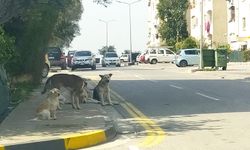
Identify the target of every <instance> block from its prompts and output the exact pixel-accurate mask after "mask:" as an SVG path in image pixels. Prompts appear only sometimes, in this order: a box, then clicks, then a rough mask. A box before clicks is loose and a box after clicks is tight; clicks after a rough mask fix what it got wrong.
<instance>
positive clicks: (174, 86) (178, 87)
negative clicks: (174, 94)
mask: <svg viewBox="0 0 250 150" xmlns="http://www.w3.org/2000/svg"><path fill="white" fill-rule="evenodd" d="M169 86H171V87H173V88H177V89H180V90H182V89H183V88H182V87H180V86H176V85H172V84H170V85H169Z"/></svg>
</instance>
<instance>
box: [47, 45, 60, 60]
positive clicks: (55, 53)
mask: <svg viewBox="0 0 250 150" xmlns="http://www.w3.org/2000/svg"><path fill="white" fill-rule="evenodd" d="M61 55H62V52H61V50H60V49H59V48H56V47H49V48H48V56H49V59H60V57H61Z"/></svg>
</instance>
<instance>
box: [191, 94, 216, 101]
mask: <svg viewBox="0 0 250 150" xmlns="http://www.w3.org/2000/svg"><path fill="white" fill-rule="evenodd" d="M196 94H197V95H200V96H203V97H206V98H208V99H211V100H214V101H219V100H220V99H218V98H215V97H212V96H208V95H205V94H202V93H199V92H197V93H196Z"/></svg>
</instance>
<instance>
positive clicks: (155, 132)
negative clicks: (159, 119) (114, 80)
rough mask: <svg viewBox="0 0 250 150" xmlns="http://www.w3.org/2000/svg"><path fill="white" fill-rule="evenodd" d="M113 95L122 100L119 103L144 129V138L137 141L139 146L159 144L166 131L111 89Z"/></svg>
mask: <svg viewBox="0 0 250 150" xmlns="http://www.w3.org/2000/svg"><path fill="white" fill-rule="evenodd" d="M111 92H112V94H113V95H114V96H116V97H117V98H119V99H120V100H122V101H123V103H121V104H120V105H121V106H122V107H123V108H124V109H125V110H127V112H128V113H129V114H130V115H131V116H132V117H133V118H135V120H136V121H137V122H138V123H139V124H140V125H141V126H142V127H143V128H144V129H145V130H146V134H147V136H146V138H145V139H144V140H143V141H142V142H141V143H139V145H138V146H140V147H152V146H154V145H158V144H160V143H161V142H162V141H163V140H164V138H165V136H166V133H165V131H164V130H163V129H161V128H160V127H159V125H157V124H156V123H155V122H154V121H153V120H151V119H149V118H148V117H147V116H145V115H144V114H143V113H142V112H141V111H139V110H138V109H137V108H136V107H135V106H133V105H132V104H131V103H128V102H127V101H126V100H125V99H124V98H123V97H121V96H120V95H119V94H117V93H116V92H114V91H111Z"/></svg>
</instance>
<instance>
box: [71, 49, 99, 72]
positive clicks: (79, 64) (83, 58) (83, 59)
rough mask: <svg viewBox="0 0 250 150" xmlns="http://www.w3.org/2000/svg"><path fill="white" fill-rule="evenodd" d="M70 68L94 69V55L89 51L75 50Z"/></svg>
mask: <svg viewBox="0 0 250 150" xmlns="http://www.w3.org/2000/svg"><path fill="white" fill-rule="evenodd" d="M71 65H72V67H71V70H75V69H77V68H91V69H92V70H95V69H96V63H95V56H94V55H93V53H92V52H91V51H88V50H84V51H76V52H75V54H74V56H73V58H72V62H71Z"/></svg>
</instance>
